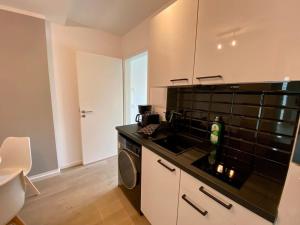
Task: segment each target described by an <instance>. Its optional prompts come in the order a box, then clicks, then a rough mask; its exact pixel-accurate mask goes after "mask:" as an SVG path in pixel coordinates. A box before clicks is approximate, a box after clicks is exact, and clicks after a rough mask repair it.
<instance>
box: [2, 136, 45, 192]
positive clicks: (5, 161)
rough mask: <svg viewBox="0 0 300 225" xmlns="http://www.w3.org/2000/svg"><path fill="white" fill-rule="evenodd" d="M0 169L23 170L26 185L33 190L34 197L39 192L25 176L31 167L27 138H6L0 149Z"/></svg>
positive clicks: (28, 139) (28, 140)
mask: <svg viewBox="0 0 300 225" xmlns="http://www.w3.org/2000/svg"><path fill="white" fill-rule="evenodd" d="M0 158H1V160H0V161H2V162H1V163H0V169H2V168H4V169H7V168H20V169H22V170H23V173H24V176H25V180H26V183H27V184H28V185H29V186H30V187H31V188H32V189H33V191H34V193H35V194H36V195H39V194H40V192H39V190H38V189H37V188H36V187H35V186H34V184H33V183H32V182H31V181H30V180H29V178H28V177H27V175H28V174H29V172H30V170H31V167H32V158H31V147H30V138H29V137H8V138H6V139H5V140H4V142H3V143H2V145H1V148H0Z"/></svg>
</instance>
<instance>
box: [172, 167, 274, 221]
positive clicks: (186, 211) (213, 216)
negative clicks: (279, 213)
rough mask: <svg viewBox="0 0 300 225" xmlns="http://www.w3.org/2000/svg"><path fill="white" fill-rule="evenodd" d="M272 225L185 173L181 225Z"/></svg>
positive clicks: (182, 181)
mask: <svg viewBox="0 0 300 225" xmlns="http://www.w3.org/2000/svg"><path fill="white" fill-rule="evenodd" d="M203 224H205V225H220V224H224V225H239V224H243V225H253V224H255V225H271V224H272V223H271V222H268V221H266V220H265V219H263V218H262V217H260V216H257V215H256V214H254V213H253V212H251V211H249V210H247V209H246V208H244V207H243V206H241V205H239V204H237V203H236V202H234V201H232V200H231V199H229V198H227V197H225V196H224V195H222V194H220V193H219V192H217V191H216V190H214V189H212V188H211V187H209V186H207V185H206V184H204V183H202V182H201V181H199V180H197V179H195V178H193V177H192V176H190V175H189V174H187V173H185V172H183V171H181V180H180V194H179V207H178V222H177V225H203Z"/></svg>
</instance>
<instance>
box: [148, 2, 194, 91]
mask: <svg viewBox="0 0 300 225" xmlns="http://www.w3.org/2000/svg"><path fill="white" fill-rule="evenodd" d="M197 4H198V1H197V0H177V1H176V2H175V3H173V4H172V5H170V6H169V7H168V8H166V9H165V10H163V11H162V12H161V13H159V14H158V15H156V16H155V17H154V18H153V19H152V20H151V22H150V43H149V81H150V86H151V87H159V86H170V85H187V84H192V79H193V68H194V54H195V40H196V27H197V25H196V23H197Z"/></svg>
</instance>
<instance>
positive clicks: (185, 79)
mask: <svg viewBox="0 0 300 225" xmlns="http://www.w3.org/2000/svg"><path fill="white" fill-rule="evenodd" d="M170 81H171V82H176V81H189V79H187V78H180V79H173V80H170Z"/></svg>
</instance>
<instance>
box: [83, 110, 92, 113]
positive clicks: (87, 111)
mask: <svg viewBox="0 0 300 225" xmlns="http://www.w3.org/2000/svg"><path fill="white" fill-rule="evenodd" d="M80 112H81V113H92V112H93V111H92V110H81V111H80Z"/></svg>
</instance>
